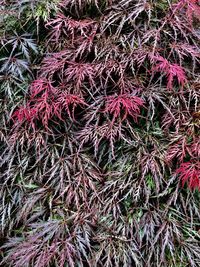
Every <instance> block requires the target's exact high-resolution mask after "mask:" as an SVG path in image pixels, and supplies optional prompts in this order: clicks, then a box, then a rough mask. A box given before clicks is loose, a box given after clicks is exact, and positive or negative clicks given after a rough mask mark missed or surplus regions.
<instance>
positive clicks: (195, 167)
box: [176, 162, 200, 190]
mask: <svg viewBox="0 0 200 267" xmlns="http://www.w3.org/2000/svg"><path fill="white" fill-rule="evenodd" d="M176 174H179V177H180V180H181V182H182V186H184V185H185V183H187V184H188V187H189V188H190V189H195V188H198V189H199V190H200V162H194V163H192V162H185V163H182V164H181V166H180V168H179V169H177V170H176Z"/></svg>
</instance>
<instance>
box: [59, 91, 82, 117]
mask: <svg viewBox="0 0 200 267" xmlns="http://www.w3.org/2000/svg"><path fill="white" fill-rule="evenodd" d="M57 103H58V105H59V106H60V109H61V110H63V109H64V110H65V111H66V112H67V114H68V115H69V117H70V118H71V119H73V120H75V118H74V111H75V108H76V107H77V106H86V105H87V104H86V103H85V101H84V100H83V99H82V98H80V97H79V96H77V95H72V94H68V93H66V92H62V93H61V94H60V95H59V97H58V99H57Z"/></svg>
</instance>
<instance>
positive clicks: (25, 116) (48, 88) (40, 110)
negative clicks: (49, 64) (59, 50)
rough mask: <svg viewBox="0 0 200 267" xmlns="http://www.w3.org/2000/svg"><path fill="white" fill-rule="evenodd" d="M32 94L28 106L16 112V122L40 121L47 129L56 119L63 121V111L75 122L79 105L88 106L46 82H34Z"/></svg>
mask: <svg viewBox="0 0 200 267" xmlns="http://www.w3.org/2000/svg"><path fill="white" fill-rule="evenodd" d="M30 93H31V95H30V98H29V100H28V102H27V104H26V106H25V107H20V108H19V109H18V110H16V111H15V113H14V115H13V119H14V120H17V121H19V122H24V121H28V122H32V123H33V121H35V120H39V121H41V122H42V125H43V126H44V127H45V128H48V124H49V121H50V120H53V118H54V117H57V118H58V119H59V120H63V118H62V112H63V111H65V112H67V114H68V116H69V117H70V118H71V119H72V120H75V119H74V111H75V108H76V107H77V106H78V105H79V106H81V105H86V103H85V101H84V100H83V99H82V98H80V97H79V96H77V95H73V94H68V93H67V92H65V91H60V90H59V89H57V88H55V87H53V86H52V85H51V83H50V82H48V81H46V80H36V81H34V82H33V83H32V85H31V88H30Z"/></svg>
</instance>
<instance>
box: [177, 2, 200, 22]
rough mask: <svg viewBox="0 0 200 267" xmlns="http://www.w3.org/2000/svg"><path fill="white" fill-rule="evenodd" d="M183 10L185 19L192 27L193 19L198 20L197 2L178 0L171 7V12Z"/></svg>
mask: <svg viewBox="0 0 200 267" xmlns="http://www.w3.org/2000/svg"><path fill="white" fill-rule="evenodd" d="M182 10H184V11H185V15H186V17H187V21H188V22H189V24H190V25H191V26H192V23H193V18H194V17H195V18H196V19H199V16H200V6H199V1H198V0H179V2H178V3H177V4H175V5H173V11H174V12H175V13H176V12H180V11H182Z"/></svg>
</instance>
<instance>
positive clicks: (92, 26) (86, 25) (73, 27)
mask: <svg viewBox="0 0 200 267" xmlns="http://www.w3.org/2000/svg"><path fill="white" fill-rule="evenodd" d="M46 26H47V27H50V28H51V29H52V31H51V40H52V41H55V42H58V41H59V39H60V38H61V36H63V35H64V36H67V37H69V36H70V37H71V41H72V43H73V42H74V39H75V36H76V37H77V35H79V36H80V35H81V36H82V37H84V38H87V37H89V36H90V35H91V32H93V31H94V30H96V28H97V26H96V22H95V21H93V20H91V19H84V20H74V19H72V18H70V17H66V16H65V15H63V14H61V13H59V14H58V15H57V17H56V18H55V19H52V20H51V21H50V22H48V23H47V24H46Z"/></svg>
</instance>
